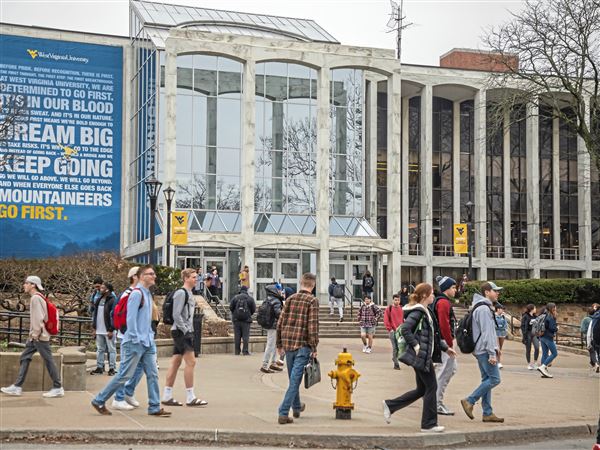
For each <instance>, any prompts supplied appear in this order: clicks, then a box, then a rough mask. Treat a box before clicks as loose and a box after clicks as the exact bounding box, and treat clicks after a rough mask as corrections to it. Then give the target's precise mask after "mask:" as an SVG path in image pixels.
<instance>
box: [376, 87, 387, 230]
mask: <svg viewBox="0 0 600 450" xmlns="http://www.w3.org/2000/svg"><path fill="white" fill-rule="evenodd" d="M379 86H385V91H386V92H379V90H378V92H377V233H378V234H379V236H381V237H382V238H384V239H385V238H387V82H383V81H382V82H380V83H379Z"/></svg>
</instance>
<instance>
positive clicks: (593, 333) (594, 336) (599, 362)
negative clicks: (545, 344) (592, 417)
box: [586, 308, 600, 436]
mask: <svg viewBox="0 0 600 450" xmlns="http://www.w3.org/2000/svg"><path fill="white" fill-rule="evenodd" d="M586 343H587V348H588V350H589V352H590V359H591V360H592V361H596V364H595V365H594V366H593V367H592V371H593V372H595V373H600V308H598V309H596V311H595V312H594V315H593V316H592V320H591V321H590V324H589V326H588V327H587V333H586ZM599 436H600V433H599Z"/></svg>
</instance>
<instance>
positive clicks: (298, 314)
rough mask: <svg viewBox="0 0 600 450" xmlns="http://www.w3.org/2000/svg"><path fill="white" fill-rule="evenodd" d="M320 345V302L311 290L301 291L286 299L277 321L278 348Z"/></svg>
mask: <svg viewBox="0 0 600 450" xmlns="http://www.w3.org/2000/svg"><path fill="white" fill-rule="evenodd" d="M317 345H319V303H318V301H317V299H316V298H315V297H313V296H312V295H311V294H310V292H307V291H300V292H298V293H297V294H294V295H292V296H291V297H290V298H288V299H287V300H286V301H285V306H284V308H283V311H282V312H281V316H279V321H278V322H277V348H283V349H284V350H285V351H293V350H297V349H299V348H301V347H306V346H308V347H310V348H311V349H312V351H313V352H316V351H317Z"/></svg>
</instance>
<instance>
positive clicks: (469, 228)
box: [465, 200, 475, 281]
mask: <svg viewBox="0 0 600 450" xmlns="http://www.w3.org/2000/svg"><path fill="white" fill-rule="evenodd" d="M465 206H466V208H467V216H468V217H467V219H468V223H467V237H468V240H469V253H468V255H469V280H471V281H472V280H474V279H475V276H474V274H473V207H474V206H475V204H474V203H473V202H472V201H471V200H469V201H468V202H467V203H466V204H465Z"/></svg>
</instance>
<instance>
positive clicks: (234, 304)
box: [229, 289, 256, 323]
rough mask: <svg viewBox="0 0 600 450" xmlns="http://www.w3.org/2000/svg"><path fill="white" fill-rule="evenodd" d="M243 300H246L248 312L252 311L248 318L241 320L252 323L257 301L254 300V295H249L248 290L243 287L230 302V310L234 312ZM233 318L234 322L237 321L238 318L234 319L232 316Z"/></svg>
mask: <svg viewBox="0 0 600 450" xmlns="http://www.w3.org/2000/svg"><path fill="white" fill-rule="evenodd" d="M241 301H245V302H246V305H247V307H248V312H249V313H250V315H249V316H248V318H247V319H246V320H243V321H241V322H249V323H252V315H254V313H255V312H256V302H255V301H254V299H253V298H252V297H250V295H248V291H247V290H245V289H242V291H241V292H240V293H239V294H238V295H236V296H235V297H233V298H232V299H231V301H230V302H229V310H230V311H231V312H232V313H233V312H234V311H235V310H236V308H237V304H238V302H241ZM232 320H233V321H234V322H236V321H237V320H236V319H233V318H232Z"/></svg>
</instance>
